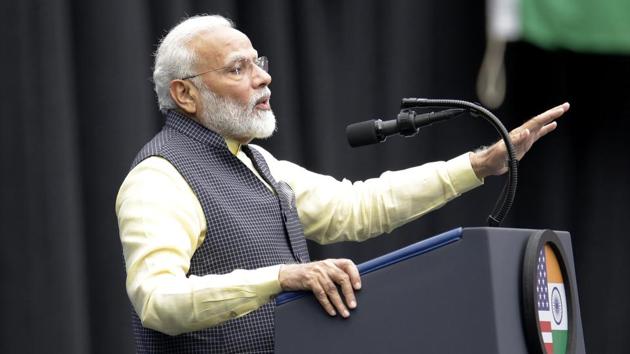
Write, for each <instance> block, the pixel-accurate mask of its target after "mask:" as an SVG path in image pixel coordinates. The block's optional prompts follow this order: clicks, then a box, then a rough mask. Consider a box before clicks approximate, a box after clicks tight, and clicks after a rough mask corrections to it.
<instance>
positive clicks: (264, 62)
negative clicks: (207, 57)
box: [181, 56, 269, 81]
mask: <svg viewBox="0 0 630 354" xmlns="http://www.w3.org/2000/svg"><path fill="white" fill-rule="evenodd" d="M254 65H256V66H257V67H259V68H261V69H263V70H264V71H265V72H268V71H269V59H267V57H265V56H263V57H258V58H256V59H254V60H252V59H249V58H241V59H238V60H236V61H234V63H232V64H230V65H228V66H224V67H222V68H218V69H212V70H208V71H204V72H201V73H199V74H195V75H190V76H186V77H183V78H181V80H188V79H192V78H193V77H197V76H201V75H205V74H207V73H212V72H215V71H223V72H224V73H225V74H226V75H228V76H229V77H230V78H232V79H234V80H237V81H238V80H242V79H243V78H245V77H248V76H251V74H252V70H253V68H254Z"/></svg>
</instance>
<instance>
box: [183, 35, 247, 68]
mask: <svg viewBox="0 0 630 354" xmlns="http://www.w3.org/2000/svg"><path fill="white" fill-rule="evenodd" d="M190 45H191V46H192V48H193V50H195V52H196V53H197V55H198V57H199V59H200V64H210V65H213V66H222V65H226V64H228V62H230V61H231V60H233V59H235V58H239V57H247V58H249V57H256V56H257V53H256V50H255V49H254V48H253V47H252V43H251V41H250V40H249V38H248V37H247V36H246V35H245V34H244V33H243V32H241V31H239V30H236V29H234V28H231V27H219V28H215V29H213V30H212V31H206V32H202V33H200V34H199V35H197V36H195V37H194V38H193V40H192V41H191V42H190Z"/></svg>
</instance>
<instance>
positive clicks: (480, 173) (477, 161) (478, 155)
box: [469, 146, 491, 180]
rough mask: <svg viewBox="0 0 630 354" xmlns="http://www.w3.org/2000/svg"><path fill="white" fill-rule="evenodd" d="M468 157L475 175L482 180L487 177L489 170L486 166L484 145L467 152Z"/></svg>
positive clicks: (486, 149)
mask: <svg viewBox="0 0 630 354" xmlns="http://www.w3.org/2000/svg"><path fill="white" fill-rule="evenodd" d="M469 158H470V166H471V167H472V169H473V172H475V176H477V178H479V179H481V180H483V179H484V178H486V177H488V176H489V175H490V174H491V172H490V169H489V168H488V148H487V147H486V146H482V147H480V148H479V149H477V150H475V151H473V152H471V153H470V154H469Z"/></svg>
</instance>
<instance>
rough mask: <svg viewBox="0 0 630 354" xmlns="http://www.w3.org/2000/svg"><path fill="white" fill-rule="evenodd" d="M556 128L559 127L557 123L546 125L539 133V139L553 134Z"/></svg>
mask: <svg viewBox="0 0 630 354" xmlns="http://www.w3.org/2000/svg"><path fill="white" fill-rule="evenodd" d="M556 127H558V123H557V122H551V123H549V124H547V125H545V126H544V127H542V128H541V129H540V132H539V133H538V138H542V137H543V136H545V135H547V134H549V133H551V132H552V131H554V130H555V129H556Z"/></svg>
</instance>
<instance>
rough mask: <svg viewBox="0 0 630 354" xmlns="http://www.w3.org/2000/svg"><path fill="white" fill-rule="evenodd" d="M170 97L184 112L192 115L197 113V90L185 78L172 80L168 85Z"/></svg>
mask: <svg viewBox="0 0 630 354" xmlns="http://www.w3.org/2000/svg"><path fill="white" fill-rule="evenodd" d="M169 91H170V93H171V98H172V99H173V101H175V104H176V105H177V106H178V107H179V108H180V109H181V110H182V111H184V112H185V113H187V114H189V115H192V116H194V115H195V114H196V113H197V110H198V109H199V108H200V107H198V104H197V102H199V101H198V99H199V91H197V88H196V87H195V86H194V85H192V84H191V83H190V82H188V81H186V80H173V81H171V85H170V87H169Z"/></svg>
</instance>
